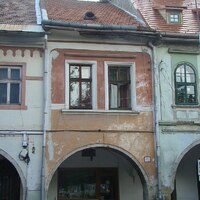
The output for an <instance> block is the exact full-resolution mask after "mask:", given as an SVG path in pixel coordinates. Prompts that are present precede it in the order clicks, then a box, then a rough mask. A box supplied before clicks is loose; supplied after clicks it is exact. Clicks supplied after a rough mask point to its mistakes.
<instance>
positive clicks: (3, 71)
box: [0, 68, 8, 80]
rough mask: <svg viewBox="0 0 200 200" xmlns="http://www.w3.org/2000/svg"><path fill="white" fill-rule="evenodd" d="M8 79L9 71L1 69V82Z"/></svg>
mask: <svg viewBox="0 0 200 200" xmlns="http://www.w3.org/2000/svg"><path fill="white" fill-rule="evenodd" d="M3 79H8V69H6V68H0V80H3Z"/></svg>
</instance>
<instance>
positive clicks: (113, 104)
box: [110, 84, 118, 108]
mask: <svg viewBox="0 0 200 200" xmlns="http://www.w3.org/2000/svg"><path fill="white" fill-rule="evenodd" d="M117 94H118V86H117V85H114V84H111V85H110V108H118V103H117V100H118V95H117Z"/></svg>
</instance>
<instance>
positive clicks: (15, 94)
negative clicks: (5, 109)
mask: <svg viewBox="0 0 200 200" xmlns="http://www.w3.org/2000/svg"><path fill="white" fill-rule="evenodd" d="M19 88H20V84H19V83H11V84H10V103H11V104H19V102H20V101H19V93H20V89H19Z"/></svg>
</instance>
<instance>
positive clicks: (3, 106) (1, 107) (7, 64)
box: [0, 62, 27, 110]
mask: <svg viewBox="0 0 200 200" xmlns="http://www.w3.org/2000/svg"><path fill="white" fill-rule="evenodd" d="M0 68H10V69H11V68H18V69H19V68H20V69H21V80H20V81H21V83H20V94H19V95H20V97H19V98H20V102H19V104H10V103H9V102H7V103H6V104H0V110H25V109H27V107H26V106H25V89H26V85H25V83H26V63H12V62H0Z"/></svg>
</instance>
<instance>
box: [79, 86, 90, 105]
mask: <svg viewBox="0 0 200 200" xmlns="http://www.w3.org/2000/svg"><path fill="white" fill-rule="evenodd" d="M90 88H91V84H90V82H82V96H81V107H90V106H91V105H92V104H91V89H90Z"/></svg>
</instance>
